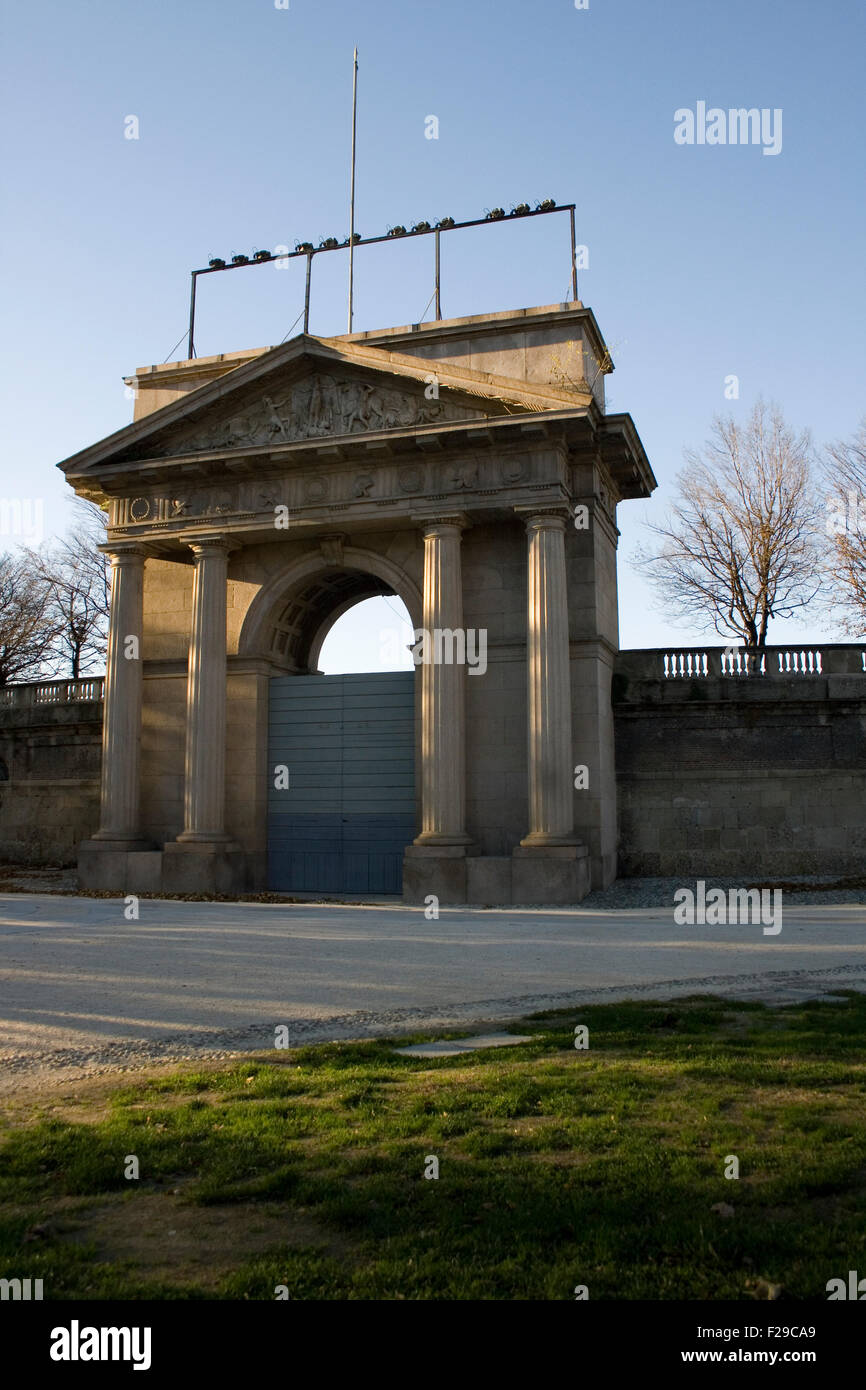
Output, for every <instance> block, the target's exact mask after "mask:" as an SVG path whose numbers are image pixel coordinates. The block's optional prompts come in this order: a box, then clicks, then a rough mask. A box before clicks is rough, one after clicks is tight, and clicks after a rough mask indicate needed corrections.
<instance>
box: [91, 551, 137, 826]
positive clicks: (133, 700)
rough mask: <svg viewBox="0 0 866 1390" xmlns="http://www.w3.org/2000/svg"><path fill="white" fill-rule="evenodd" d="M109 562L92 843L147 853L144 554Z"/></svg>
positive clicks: (120, 555) (116, 556)
mask: <svg viewBox="0 0 866 1390" xmlns="http://www.w3.org/2000/svg"><path fill="white" fill-rule="evenodd" d="M107 553H108V554H109V558H110V560H111V597H110V608H109V620H108V650H107V652H106V660H105V704H104V710H103V717H102V791H101V809H100V822H99V829H98V830H97V832H96V834H95V835H94V836H93V839H94V840H99V841H104V842H105V844H104V848H105V849H111V848H113V849H118V850H129V849H133V850H134V849H137V848H141V847H143V846H144V845H145V844H146V842H145V841H144V840H143V839H142V836H141V833H140V829H139V803H140V795H139V791H140V767H141V690H142V666H141V630H142V618H143V599H144V561H145V557H146V554H147V552H146V550H145V548H144V547H143V546H140V545H118V546H115V547H114V548H113V549H112V550H110V551H108V552H107Z"/></svg>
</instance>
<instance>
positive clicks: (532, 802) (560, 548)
mask: <svg viewBox="0 0 866 1390" xmlns="http://www.w3.org/2000/svg"><path fill="white" fill-rule="evenodd" d="M525 520H526V532H527V538H528V546H529V554H528V606H527V650H526V662H527V676H528V721H529V724H528V736H529V746H528V754H529V833H528V834H527V835H526V836H524V838H523V839H522V840H521V842H520V843H521V846H522V847H523V848H524V849H536V848H538V849H545V848H548V847H553V846H558V845H563V846H564V845H573V844H574V843H575V837H574V800H573V795H574V794H573V787H574V782H573V776H574V773H573V765H572V740H571V680H570V675H569V641H568V593H567V585H566V573H565V526H566V519H565V516H564V515H562V514H558V513H555V512H543V511H537V512H535V511H534V512H531V513H529V514H528V515H527V516H526V518H525Z"/></svg>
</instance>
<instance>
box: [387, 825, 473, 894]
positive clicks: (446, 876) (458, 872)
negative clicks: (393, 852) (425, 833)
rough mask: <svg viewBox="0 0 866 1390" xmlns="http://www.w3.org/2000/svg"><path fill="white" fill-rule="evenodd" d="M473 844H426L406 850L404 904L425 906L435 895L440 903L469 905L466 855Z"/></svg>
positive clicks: (409, 846)
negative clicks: (431, 896) (467, 903)
mask: <svg viewBox="0 0 866 1390" xmlns="http://www.w3.org/2000/svg"><path fill="white" fill-rule="evenodd" d="M471 844H472V841H471V840H470V838H469V836H468V835H467V837H466V843H465V844H455V843H454V842H453V840H452V841H450V842H447V843H441V844H440V843H433V844H430V843H429V842H423V843H421V844H418V842H417V841H416V842H415V843H414V844H411V845H407V846H406V848H405V850H404V851H403V901H404V902H407V903H423V902H424V900H425V898H427V897H429V896H430V895H431V894H433V895H435V896H436V897H437V898H438V899H439V901H440V903H465V902H466V901H467V894H466V855H467V849H468V847H469V846H470V845H471Z"/></svg>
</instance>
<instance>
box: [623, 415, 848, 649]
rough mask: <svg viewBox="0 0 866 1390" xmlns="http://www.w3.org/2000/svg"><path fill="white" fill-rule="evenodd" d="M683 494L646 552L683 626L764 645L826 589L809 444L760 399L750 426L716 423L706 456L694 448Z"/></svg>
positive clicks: (681, 481)
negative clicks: (782, 622) (770, 631)
mask: <svg viewBox="0 0 866 1390" xmlns="http://www.w3.org/2000/svg"><path fill="white" fill-rule="evenodd" d="M685 457H686V467H685V468H684V469H683V470H682V472H680V473H679V474H678V476H677V483H678V487H679V495H678V497H677V499H676V501H675V503H674V505H673V507H672V509H671V512H670V513H669V515H668V517H667V518H666V520H665V522H664V524H662V525H659V526H655V525H651V526H650V528H649V529H650V530H651V531H652V532H654V533H655V534H656V535H657V536H659V537H660V539H661V545H660V547H659V548H658V549H656V550H655V551H653V552H649V551H647V550H646V549H642V550H639V551H638V553H637V556H636V559H637V562H638V564H640V565H641V566H642V567H645V569H646V571H647V573H648V574H649V577H650V580H651V582H652V583H653V584H654V586H655V588H656V590H657V592H658V593H659V595H660V598H661V600H662V605H663V607H664V608H665V609H666V610H667V611H668V612H669V613H670V614H671V616H672V617H673V618H674V619H675V620H678V621H684V622H689V623H692V624H694V623H695V622H697V623H698V625H699V626H702V627H713V628H714V629H715V631H716V632H717V633H719V635H720V636H722V637H733V638H737V639H739V640H740V641H741V642H742V643H743V644H744V645H745V646H747V647H750V648H757V647H763V646H764V645H765V643H766V640H767V627H768V624H769V622H770V619H771V618H790V617H792V616H794V614H795V613H797V611H798V610H800V609H802V608H804V607H805V606H806V604H808V603H810V602H811V601H812V599H814V598H815V596H816V594H817V593H818V591H819V589H820V588H821V561H820V547H819V544H818V518H817V504H816V501H815V497H814V491H813V487H812V483H811V462H812V444H811V439H810V436H809V433H808V431H803V432H802V433H801V434H799V435H794V433H793V432H792V431H791V430H790V429H789V428H788V426H787V425H786V424H785V421H784V419H783V417H782V414H781V411H780V410H779V408H778V406H775V405H770V406H766V405H765V404H764V402H763V401H760V400H759V401H758V402H757V404H756V405H755V407H754V409H753V410H752V413H751V415H750V416H749V418H748V420H747V421H746V423H745V424H744V425H739V424H737V423H736V421H735V420H734V419H733V418H732V417H730V416H729V417H726V418H721V417H719V416H717V417H716V418H715V420H714V421H713V431H712V436H711V438H710V440H709V441H708V442H707V444H706V445H705V447H704V449H703V451H697V450H691V449H690V450H687V451H686V456H685Z"/></svg>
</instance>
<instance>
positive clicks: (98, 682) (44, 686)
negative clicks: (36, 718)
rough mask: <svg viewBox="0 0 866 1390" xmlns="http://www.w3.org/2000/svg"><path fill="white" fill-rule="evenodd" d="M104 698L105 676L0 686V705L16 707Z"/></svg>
mask: <svg viewBox="0 0 866 1390" xmlns="http://www.w3.org/2000/svg"><path fill="white" fill-rule="evenodd" d="M104 698H105V677H104V676H85V677H84V678H83V679H81V680H74V681H31V682H28V683H26V684H24V685H6V686H2V687H0V706H10V705H11V706H12V707H13V708H16V709H21V708H26V707H27V706H30V705H71V704H78V703H81V702H92V701H98V700H103V699H104Z"/></svg>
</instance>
